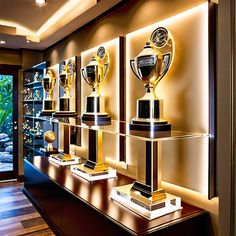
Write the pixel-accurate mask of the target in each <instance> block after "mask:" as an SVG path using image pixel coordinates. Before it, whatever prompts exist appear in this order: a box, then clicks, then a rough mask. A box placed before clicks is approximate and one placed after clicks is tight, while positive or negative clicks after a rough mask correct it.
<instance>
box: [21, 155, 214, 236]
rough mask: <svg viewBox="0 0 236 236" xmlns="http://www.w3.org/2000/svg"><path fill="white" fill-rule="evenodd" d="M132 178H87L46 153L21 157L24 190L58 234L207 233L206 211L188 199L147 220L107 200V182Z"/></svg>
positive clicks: (194, 235) (116, 183)
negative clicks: (191, 203) (53, 159)
mask: <svg viewBox="0 0 236 236" xmlns="http://www.w3.org/2000/svg"><path fill="white" fill-rule="evenodd" d="M133 181H134V180H133V179H131V178H128V177H125V176H123V175H120V174H118V178H115V179H109V180H101V181H96V182H92V183H90V182H88V181H86V180H84V179H82V178H79V177H78V176H75V175H74V174H72V173H71V172H70V169H69V167H61V166H57V165H55V164H52V163H50V162H49V161H48V158H47V157H40V156H35V157H30V158H27V160H25V188H24V191H25V193H26V194H27V196H28V197H29V198H30V199H31V201H32V202H33V203H34V205H36V207H38V209H39V210H40V211H41V213H43V214H44V216H45V219H47V221H48V223H49V224H50V225H51V226H52V228H53V229H54V231H55V232H56V233H57V234H58V235H61V234H64V235H78V234H80V235H94V234H96V235H113V236H115V235H122V236H123V235H146V234H151V235H156V234H158V235H166V236H169V235H175V236H177V235H181V236H187V235H192V236H199V235H201V236H209V235H210V234H209V231H208V227H209V225H210V224H209V222H208V220H209V219H208V217H209V216H208V213H207V212H206V211H204V210H202V209H200V208H197V207H194V206H191V205H189V204H186V203H183V204H182V206H183V209H182V210H179V211H176V212H174V213H170V214H167V215H164V216H162V217H159V218H157V219H154V220H151V221H149V220H146V219H144V218H142V217H141V216H139V215H137V214H135V213H133V212H131V211H130V210H128V209H126V208H125V207H122V206H121V205H119V204H117V203H116V202H114V201H112V200H111V199H110V197H109V195H110V193H111V190H112V187H115V186H121V185H125V184H129V183H132V182H133ZM75 229H76V230H75ZM169 230H171V232H172V234H168V233H167V232H168V231H169ZM173 233H174V234H173Z"/></svg>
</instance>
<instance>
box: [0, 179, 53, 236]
mask: <svg viewBox="0 0 236 236" xmlns="http://www.w3.org/2000/svg"><path fill="white" fill-rule="evenodd" d="M22 187H23V186H22V184H19V183H17V182H3V183H0V235H1V236H17V235H27V236H53V235H54V234H53V232H52V231H51V230H50V229H49V226H48V225H47V224H46V222H45V221H44V220H43V219H42V217H41V216H40V214H39V213H38V212H37V210H36V209H35V208H34V207H33V206H32V204H31V203H30V201H29V200H28V199H27V198H26V196H25V195H24V194H23V193H22V191H21V189H22Z"/></svg>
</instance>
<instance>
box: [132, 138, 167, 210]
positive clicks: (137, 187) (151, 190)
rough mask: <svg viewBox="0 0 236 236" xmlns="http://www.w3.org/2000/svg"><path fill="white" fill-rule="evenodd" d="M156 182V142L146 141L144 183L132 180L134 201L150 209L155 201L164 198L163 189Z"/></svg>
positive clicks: (157, 180) (157, 177) (157, 179)
mask: <svg viewBox="0 0 236 236" xmlns="http://www.w3.org/2000/svg"><path fill="white" fill-rule="evenodd" d="M158 182H159V176H158V142H157V141H146V174H145V183H141V182H139V181H135V182H134V184H133V186H132V188H131V191H130V195H131V197H132V198H133V200H134V202H136V203H137V204H139V205H147V206H148V207H149V208H150V209H151V208H152V207H153V206H154V205H155V203H156V202H158V201H160V200H162V199H165V198H166V194H165V191H164V190H163V189H159V186H158Z"/></svg>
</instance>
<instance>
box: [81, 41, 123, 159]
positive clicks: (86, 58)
mask: <svg viewBox="0 0 236 236" xmlns="http://www.w3.org/2000/svg"><path fill="white" fill-rule="evenodd" d="M100 46H104V47H105V48H106V49H107V50H108V52H109V57H110V67H109V71H108V74H107V77H106V78H105V79H104V80H103V82H102V83H101V86H100V92H101V95H102V96H103V97H104V98H105V110H106V112H108V113H109V115H110V116H111V119H112V120H119V119H120V66H121V65H120V63H119V61H120V47H121V45H120V38H115V39H113V40H111V41H108V42H105V43H103V44H101V45H98V46H96V47H94V48H91V49H89V50H86V51H84V52H82V53H81V67H84V66H86V65H87V64H88V63H89V62H90V60H91V58H92V56H94V55H96V53H97V50H98V48H99V47H100ZM91 92H92V89H91V87H90V86H89V85H88V84H87V83H86V82H85V81H84V80H83V79H82V78H81V114H83V112H84V110H85V98H86V96H88V95H89V94H90V93H91ZM114 129H116V130H119V126H118V125H117V127H114V128H112V130H114ZM87 135H88V132H86V131H85V130H82V139H81V146H82V147H87V146H88V140H87V138H88V137H87ZM103 137H104V139H103V154H104V160H105V158H111V159H113V160H119V157H120V148H119V146H120V145H119V136H118V135H114V134H107V133H103ZM107 144H108V145H107Z"/></svg>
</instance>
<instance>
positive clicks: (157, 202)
mask: <svg viewBox="0 0 236 236" xmlns="http://www.w3.org/2000/svg"><path fill="white" fill-rule="evenodd" d="M173 56H174V40H173V37H172V35H171V34H170V32H169V31H168V30H167V29H165V28H163V27H159V28H157V29H156V30H155V31H154V32H153V33H152V35H151V40H150V42H147V43H146V45H145V47H144V50H143V51H142V52H141V53H140V54H139V55H138V56H137V57H136V58H135V59H134V60H131V61H130V65H131V68H132V70H133V72H134V74H135V75H136V77H137V78H138V79H140V80H142V81H143V82H144V84H145V87H146V90H147V91H146V94H145V95H144V97H142V98H141V99H139V100H138V101H137V117H135V118H133V119H132V120H131V124H130V133H133V132H135V133H138V134H139V135H140V136H144V137H147V138H148V140H146V141H145V149H146V150H145V152H144V153H145V157H143V156H142V157H141V158H145V161H146V165H145V176H144V179H145V180H143V179H142V180H141V181H139V180H136V181H135V182H134V183H133V184H129V185H124V186H119V187H116V188H113V190H112V193H111V196H110V197H111V198H112V199H113V200H116V201H117V202H119V203H121V204H123V205H125V206H126V207H128V208H130V209H131V210H132V211H134V212H136V213H138V214H140V215H142V216H143V217H145V218H147V219H149V220H151V219H154V218H156V217H159V216H162V215H165V214H168V213H170V212H173V211H176V210H179V209H181V199H180V197H176V196H173V195H170V194H168V193H166V192H165V191H164V190H163V189H161V188H160V187H159V182H160V181H159V174H158V140H156V139H153V138H158V137H163V136H165V137H166V136H169V135H170V130H171V125H170V124H168V122H167V121H166V120H164V119H163V118H162V112H161V102H162V101H161V100H159V99H158V98H157V97H156V94H155V88H156V86H157V84H158V83H159V82H160V80H161V79H162V78H163V77H164V76H165V74H166V73H167V71H168V70H169V68H170V66H171V63H172V60H173ZM141 168H143V166H142V167H141ZM138 171H139V170H138Z"/></svg>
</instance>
